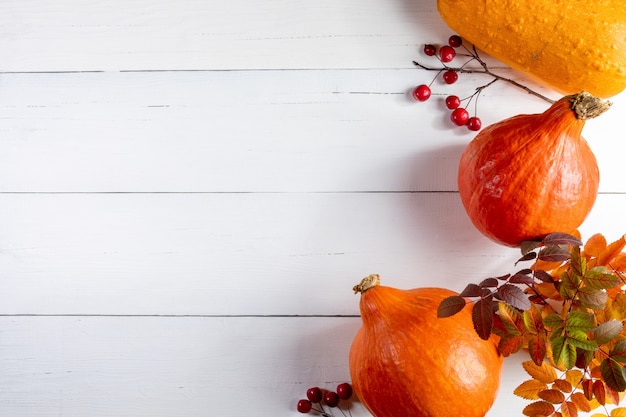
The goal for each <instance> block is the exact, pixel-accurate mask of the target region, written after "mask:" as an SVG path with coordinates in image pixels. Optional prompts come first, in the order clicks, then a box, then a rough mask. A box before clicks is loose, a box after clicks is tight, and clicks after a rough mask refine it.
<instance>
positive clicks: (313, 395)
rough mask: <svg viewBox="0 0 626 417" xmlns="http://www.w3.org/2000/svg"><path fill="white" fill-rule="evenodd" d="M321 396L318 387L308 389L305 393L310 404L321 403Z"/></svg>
mask: <svg viewBox="0 0 626 417" xmlns="http://www.w3.org/2000/svg"><path fill="white" fill-rule="evenodd" d="M323 395H324V394H322V390H321V389H320V388H319V387H313V388H309V389H308V390H307V391H306V397H307V398H308V399H309V401H311V402H312V403H319V402H320V401H322V397H323Z"/></svg>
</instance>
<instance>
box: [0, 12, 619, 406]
mask: <svg viewBox="0 0 626 417" xmlns="http://www.w3.org/2000/svg"><path fill="white" fill-rule="evenodd" d="M450 34H451V32H450V31H449V30H448V29H447V28H446V26H445V24H444V23H443V22H442V21H441V20H440V18H439V16H438V14H437V12H436V7H435V0H412V1H408V0H358V1H357V0H343V1H337V0H315V1H312V0H309V1H307V0H264V1H257V0H231V1H228V2H221V1H220V2H218V1H215V0H176V1H174V0H169V1H168V0H92V1H83V0H57V1H44V0H3V1H2V2H1V3H0V274H1V275H0V276H1V278H0V415H2V416H6V417H21V416H29V417H37V416H45V417H51V416H62V417H69V416H79V417H86V416H90V417H105V416H106V417H118V416H119V417H121V416H129V417H130V416H133V417H135V416H150V417H159V416H181V417H200V416H241V417H248V416H268V417H269V416H272V417H277V416H289V415H294V416H295V415H299V414H298V413H297V412H296V411H295V403H296V401H297V400H298V399H299V398H302V397H303V396H304V394H305V391H306V389H307V388H308V387H310V386H313V385H319V386H321V387H324V388H334V386H336V384H337V383H339V382H343V381H346V380H349V373H348V367H347V354H348V350H349V346H350V343H351V340H352V337H353V336H354V334H355V332H356V331H357V329H358V327H359V326H360V318H359V317H358V297H357V296H355V295H353V293H352V290H351V289H352V286H353V285H354V284H356V283H357V282H358V281H359V280H360V278H362V277H363V276H365V275H367V274H370V273H379V274H381V275H382V277H383V280H384V284H387V285H390V286H395V287H399V288H412V287H419V286H443V287H448V288H452V289H456V290H460V289H461V288H462V287H464V286H465V284H467V283H468V282H475V281H476V280H480V279H482V278H484V277H487V276H492V275H493V274H501V273H506V272H512V269H513V262H514V261H515V259H517V257H518V252H517V251H516V250H515V249H509V248H504V247H501V246H497V245H496V244H494V243H491V242H490V241H488V240H486V239H485V238H483V237H482V236H481V235H479V234H478V232H476V231H475V230H474V229H473V227H472V225H471V224H470V222H469V220H468V219H467V217H466V215H465V213H464V211H463V209H462V207H461V203H460V200H459V197H458V194H457V192H456V169H457V160H458V157H459V155H460V152H461V150H462V148H463V146H464V145H465V144H466V143H467V142H468V141H469V140H471V138H472V137H473V133H471V132H469V131H467V130H466V129H461V128H456V129H453V128H451V127H450V126H449V124H448V123H447V121H446V118H447V112H446V111H444V110H443V105H442V100H443V97H444V96H445V95H446V94H448V93H451V92H454V93H458V94H459V95H468V94H469V93H471V91H472V90H473V88H475V87H476V86H478V85H480V84H484V83H485V82H486V81H488V80H485V79H484V78H480V77H478V76H476V77H470V76H462V77H461V79H460V81H459V82H458V83H457V84H456V85H454V86H444V85H442V84H441V83H438V82H436V83H435V84H434V86H433V88H434V92H435V95H434V96H433V98H432V100H431V101H429V102H427V103H415V102H413V101H412V100H411V99H410V97H409V95H408V93H409V91H410V89H411V88H412V87H413V86H414V85H417V84H421V83H423V82H426V83H428V82H430V79H431V78H432V77H433V74H432V73H427V72H424V71H420V70H417V69H415V68H414V66H413V64H412V62H411V61H412V60H414V59H420V60H424V61H425V62H427V63H428V62H430V63H434V61H429V60H428V59H426V57H424V56H422V55H421V53H420V49H421V46H422V44H424V43H431V42H432V43H442V42H444V41H445V40H447V38H448V36H449V35H450ZM492 64H493V65H496V66H497V65H498V64H497V63H495V62H492ZM500 68H501V72H502V73H503V74H506V75H508V76H510V77H514V78H515V79H516V80H518V81H522V82H525V83H527V84H528V85H531V86H533V87H535V88H536V89H538V90H540V91H542V92H544V93H545V94H548V95H550V96H551V97H553V98H554V97H558V95H556V94H554V93H552V92H550V91H549V90H546V89H542V88H541V87H539V86H535V85H534V84H532V83H531V82H529V81H528V80H526V79H525V78H524V77H523V76H521V75H520V74H517V73H515V72H513V71H511V70H509V69H507V68H505V67H502V66H501V65H500ZM613 101H614V107H613V109H612V110H611V111H610V112H609V113H607V114H605V115H603V116H602V118H601V119H598V120H595V121H591V122H589V123H588V124H587V126H586V127H585V136H586V137H587V139H588V141H589V142H590V144H591V146H592V148H593V149H594V151H595V152H596V155H597V158H598V161H599V164H600V167H601V171H602V182H601V194H600V196H599V197H598V201H597V204H596V206H595V208H594V211H593V212H592V214H591V215H590V217H589V218H588V220H587V221H586V222H585V224H584V225H583V227H582V228H581V230H582V233H583V237H584V238H586V237H589V236H590V235H591V234H592V233H596V232H601V233H604V234H605V235H606V236H607V237H608V238H609V239H613V238H617V237H618V236H620V235H621V234H622V233H626V216H624V208H625V207H626V195H625V194H624V192H626V183H624V181H623V178H624V175H623V166H624V161H623V159H624V150H625V145H624V137H623V136H624V135H623V133H622V132H623V119H624V116H625V115H626V99H625V96H624V95H622V96H618V97H615V98H614V100H613ZM545 108H546V104H545V103H544V102H542V101H539V100H538V99H535V98H533V97H531V96H527V95H525V94H523V93H522V92H520V91H518V90H515V89H513V88H511V87H508V86H506V85H502V84H496V85H494V86H493V87H491V88H490V89H488V90H486V92H485V94H484V96H483V97H482V98H481V99H480V104H479V112H480V114H479V116H481V117H482V119H483V123H484V124H489V123H493V122H495V121H497V120H500V119H503V118H505V117H508V116H511V115H514V114H517V113H522V112H539V111H543V110H544V109H545ZM524 359H525V357H524V356H519V355H518V356H517V357H514V358H510V359H508V360H507V361H506V364H505V371H504V375H503V382H502V387H501V390H500V395H499V397H498V399H497V402H496V404H495V406H494V408H493V409H492V411H491V412H490V413H489V416H491V417H495V416H504V415H507V416H508V415H517V414H521V413H520V412H519V411H521V409H522V407H523V406H524V405H525V404H526V402H525V401H524V400H521V399H518V398H516V397H514V396H513V394H512V391H513V388H514V387H515V386H516V385H517V384H519V383H521V382H522V381H523V380H524V379H526V376H525V374H524V372H523V370H522V368H521V366H520V365H519V363H520V361H521V360H524ZM335 415H340V413H337V412H335ZM352 415H353V416H354V417H357V416H367V415H368V413H367V412H366V411H364V409H363V408H362V407H360V406H359V404H355V405H354V406H353V409H352Z"/></svg>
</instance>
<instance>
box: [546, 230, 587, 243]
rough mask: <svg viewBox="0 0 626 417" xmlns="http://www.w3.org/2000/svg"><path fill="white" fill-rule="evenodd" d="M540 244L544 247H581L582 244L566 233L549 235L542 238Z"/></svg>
mask: <svg viewBox="0 0 626 417" xmlns="http://www.w3.org/2000/svg"><path fill="white" fill-rule="evenodd" d="M542 243H543V244H544V245H546V246H547V245H570V246H582V244H583V242H581V241H580V239H578V238H577V237H576V236H573V235H570V234H568V233H561V232H555V233H550V234H549V235H547V236H546V237H544V238H543V241H542Z"/></svg>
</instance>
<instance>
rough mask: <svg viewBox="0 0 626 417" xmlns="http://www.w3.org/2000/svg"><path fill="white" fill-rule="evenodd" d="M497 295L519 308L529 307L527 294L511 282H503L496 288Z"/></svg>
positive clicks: (526, 308)
mask: <svg viewBox="0 0 626 417" xmlns="http://www.w3.org/2000/svg"><path fill="white" fill-rule="evenodd" d="M498 296H499V297H500V299H502V301H504V302H505V303H507V304H509V305H512V306H513V307H515V308H519V309H520V310H528V309H529V308H530V300H529V299H528V295H527V294H525V293H524V291H522V289H521V288H519V287H516V286H515V285H512V284H504V285H503V286H501V287H500V288H498Z"/></svg>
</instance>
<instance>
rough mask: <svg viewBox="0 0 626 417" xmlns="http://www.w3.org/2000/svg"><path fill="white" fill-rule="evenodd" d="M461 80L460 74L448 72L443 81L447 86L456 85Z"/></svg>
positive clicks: (444, 74)
mask: <svg viewBox="0 0 626 417" xmlns="http://www.w3.org/2000/svg"><path fill="white" fill-rule="evenodd" d="M458 79H459V74H457V72H456V71H452V70H449V71H446V72H444V73H443V80H444V81H445V83H446V84H454V83H455V82H456V80H458Z"/></svg>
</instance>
